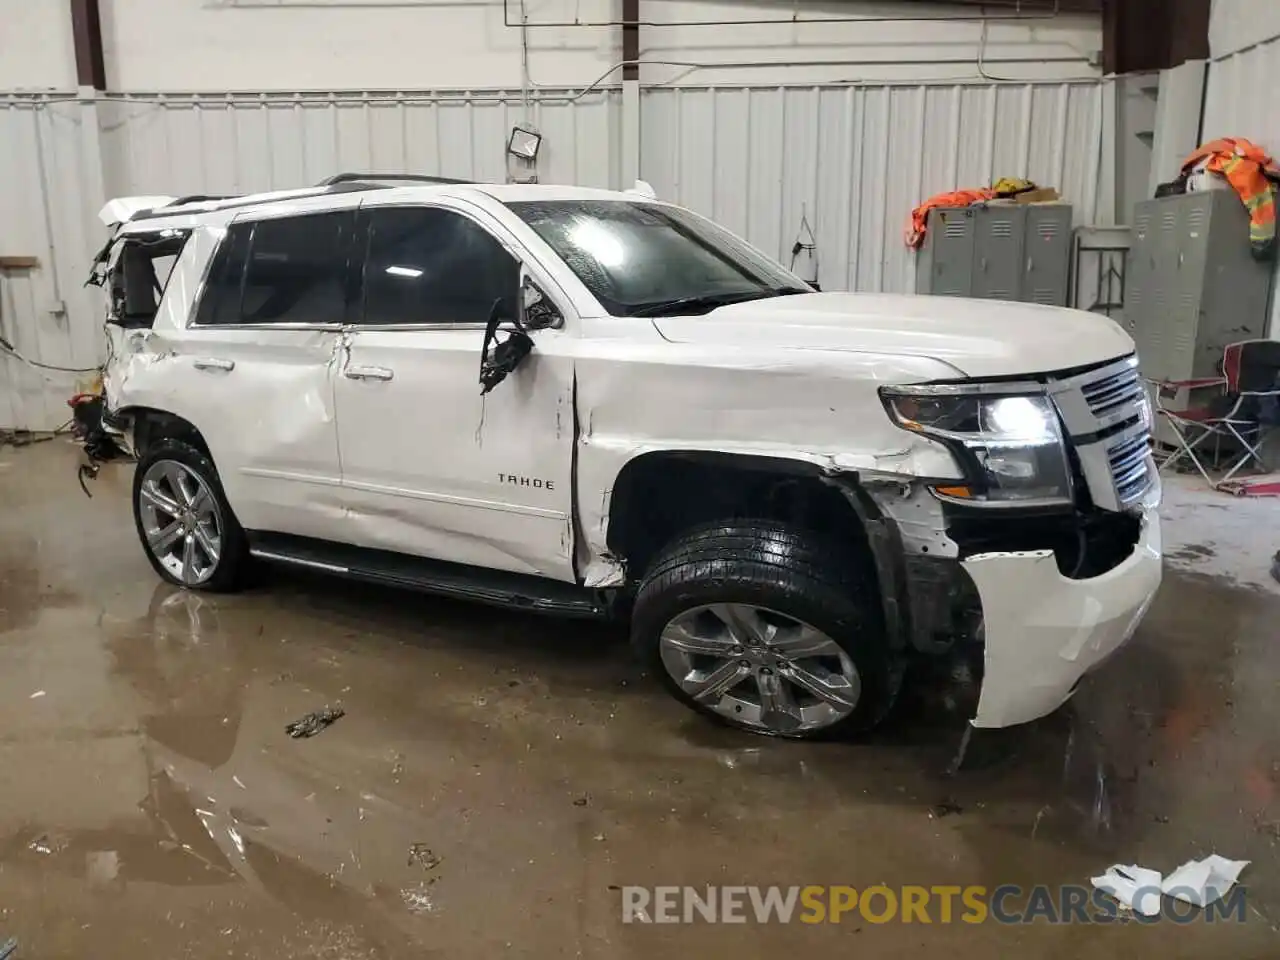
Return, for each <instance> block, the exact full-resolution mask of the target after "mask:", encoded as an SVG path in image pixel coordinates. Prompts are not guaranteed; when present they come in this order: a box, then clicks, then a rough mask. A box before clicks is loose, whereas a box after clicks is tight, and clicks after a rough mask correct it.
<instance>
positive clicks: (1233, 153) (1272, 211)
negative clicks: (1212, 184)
mask: <svg viewBox="0 0 1280 960" xmlns="http://www.w3.org/2000/svg"><path fill="white" fill-rule="evenodd" d="M1206 159H1207V160H1208V161H1209V162H1208V163H1206V164H1205V169H1206V170H1208V171H1209V172H1210V173H1217V174H1221V175H1222V176H1223V177H1225V178H1226V180H1227V183H1229V184H1231V188H1232V189H1233V190H1235V192H1236V194H1237V195H1238V196H1239V197H1240V200H1241V202H1242V203H1243V204H1244V206H1245V209H1246V210H1248V211H1249V244H1250V246H1251V247H1252V248H1253V255H1254V256H1255V257H1257V258H1258V259H1260V260H1261V259H1266V258H1268V257H1270V256H1271V251H1272V249H1273V248H1274V246H1275V242H1276V184H1275V181H1277V180H1280V167H1277V166H1276V163H1275V161H1274V160H1272V159H1271V157H1270V156H1268V155H1267V152H1266V151H1265V150H1263V149H1262V148H1261V147H1259V146H1258V145H1257V144H1255V143H1252V142H1251V141H1249V140H1245V139H1244V138H1242V137H1224V138H1223V139H1221V140H1214V141H1213V142H1211V143H1206V144H1205V145H1204V146H1202V147H1201V148H1200V149H1199V150H1197V151H1196V152H1195V153H1193V154H1192V155H1191V156H1189V157H1187V159H1186V160H1185V161H1183V164H1182V175H1183V176H1184V177H1186V176H1189V175H1190V174H1191V172H1192V170H1193V169H1194V168H1195V167H1196V166H1198V165H1199V164H1200V163H1201V162H1202V161H1204V160H1206Z"/></svg>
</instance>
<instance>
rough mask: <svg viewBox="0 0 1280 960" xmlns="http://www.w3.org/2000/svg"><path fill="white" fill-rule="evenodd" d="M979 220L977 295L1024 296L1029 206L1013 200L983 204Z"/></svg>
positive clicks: (974, 290)
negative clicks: (1006, 202) (990, 204)
mask: <svg viewBox="0 0 1280 960" xmlns="http://www.w3.org/2000/svg"><path fill="white" fill-rule="evenodd" d="M976 220H977V224H976V231H977V237H976V240H975V247H976V250H975V252H976V254H977V257H978V271H977V274H976V275H975V276H974V279H973V296H975V297H981V298H982V299H984V300H1022V299H1024V298H1023V296H1022V272H1023V251H1024V249H1025V247H1026V234H1027V208H1026V207H1024V206H1018V205H1015V204H1011V203H1009V204H1001V205H1000V206H987V207H979V208H978V212H977V217H976Z"/></svg>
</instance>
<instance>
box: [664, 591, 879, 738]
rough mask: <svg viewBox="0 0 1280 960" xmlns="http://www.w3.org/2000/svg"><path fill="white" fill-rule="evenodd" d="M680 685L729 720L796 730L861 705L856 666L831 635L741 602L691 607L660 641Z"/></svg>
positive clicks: (816, 726) (765, 729) (787, 732)
mask: <svg viewBox="0 0 1280 960" xmlns="http://www.w3.org/2000/svg"><path fill="white" fill-rule="evenodd" d="M659 650H660V654H661V657H662V664H663V666H664V667H666V670H667V673H669V674H670V675H671V678H672V679H673V680H675V682H676V683H677V684H679V685H680V688H681V689H682V690H684V692H685V693H687V694H688V695H689V696H690V697H692V698H693V699H694V700H696V701H698V702H699V703H701V704H702V705H703V706H705V707H707V708H709V709H711V710H713V711H714V712H715V713H718V714H720V715H721V716H722V717H724V718H725V719H726V720H729V721H730V722H732V723H734V724H736V725H738V726H742V727H746V728H748V729H750V730H754V731H756V732H758V733H769V734H776V735H780V736H796V735H799V734H803V733H811V732H813V731H815V730H821V729H822V728H823V727H829V726H831V725H832V724H834V723H837V722H838V721H840V720H843V719H844V718H845V717H847V716H848V715H849V714H850V713H852V712H853V710H854V708H855V707H857V705H858V698H859V696H860V695H861V693H862V682H861V680H860V679H859V676H858V670H857V667H855V666H854V664H853V661H852V659H850V657H849V655H848V654H847V653H845V651H844V649H843V648H842V647H841V646H840V645H839V644H838V643H836V642H835V641H834V640H832V639H831V638H830V637H829V636H827V635H826V634H825V633H823V632H822V631H821V630H818V629H817V628H816V627H811V626H810V625H809V624H807V623H804V622H802V621H800V620H796V619H795V618H794V617H788V616H786V615H785V614H781V613H777V612H776V611H773V610H768V609H766V608H763V607H756V606H752V605H750V604H744V603H717V604H711V605H708V606H702V607H694V608H692V609H690V610H686V611H685V612H683V613H681V614H679V615H678V616H676V617H675V618H674V619H672V620H671V621H670V622H669V623H668V624H667V625H666V627H665V628H663V631H662V636H661V639H660V641H659Z"/></svg>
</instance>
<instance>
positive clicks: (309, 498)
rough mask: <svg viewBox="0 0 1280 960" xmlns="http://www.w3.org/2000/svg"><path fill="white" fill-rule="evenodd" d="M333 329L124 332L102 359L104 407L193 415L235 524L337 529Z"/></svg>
mask: <svg viewBox="0 0 1280 960" xmlns="http://www.w3.org/2000/svg"><path fill="white" fill-rule="evenodd" d="M339 337H340V334H339V332H338V331H337V330H282V329H271V328H260V327H259V328H235V329H231V328H220V329H216V330H214V329H199V328H193V329H190V330H184V331H182V335H181V337H173V336H172V335H170V334H169V333H167V332H165V331H161V330H151V331H145V332H141V333H136V332H135V333H133V334H132V335H129V336H126V337H125V338H124V339H125V341H126V343H125V353H124V355H123V356H121V357H118V358H117V359H116V360H115V361H114V362H113V364H112V373H111V378H110V379H111V392H110V393H109V396H110V397H111V398H112V409H121V408H124V409H125V410H126V411H127V410H128V408H131V407H147V408H150V409H155V410H162V411H164V412H166V413H171V414H175V415H177V416H179V417H182V418H184V419H186V420H188V421H190V422H191V423H194V424H196V425H197V426H198V427H199V429H200V432H201V434H202V435H203V436H204V438H205V442H206V443H208V445H209V451H210V453H211V454H212V456H213V461H214V465H215V466H216V467H217V469H218V475H219V477H220V479H221V481H222V485H223V488H224V489H225V490H226V493H227V499H228V500H229V501H230V503H231V506H232V509H234V510H235V512H236V516H237V517H238V518H239V520H240V523H241V524H242V525H243V526H244V527H246V528H248V529H260V530H278V531H284V532H289V533H296V534H300V535H305V536H315V537H329V538H334V539H340V538H341V532H342V527H341V515H342V510H341V503H340V493H341V491H340V487H339V483H340V475H339V469H338V441H337V425H336V420H335V417H334V409H333V381H332V375H333V366H334V364H333V361H334V354H335V352H336V350H337V347H338V342H339Z"/></svg>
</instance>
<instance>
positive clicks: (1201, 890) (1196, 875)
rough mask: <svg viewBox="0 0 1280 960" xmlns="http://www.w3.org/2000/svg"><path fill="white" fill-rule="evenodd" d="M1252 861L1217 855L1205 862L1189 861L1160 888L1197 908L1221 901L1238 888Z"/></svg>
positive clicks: (1166, 878) (1168, 877)
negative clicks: (1244, 871) (1242, 875)
mask: <svg viewBox="0 0 1280 960" xmlns="http://www.w3.org/2000/svg"><path fill="white" fill-rule="evenodd" d="M1248 865H1249V861H1248V860H1228V859H1227V858H1226V857H1220V856H1218V855H1217V854H1216V853H1214V854H1210V855H1209V856H1207V857H1205V858H1204V859H1203V860H1188V861H1187V862H1186V863H1184V864H1183V865H1182V866H1180V867H1179V868H1178V869H1177V870H1175V871H1173V873H1171V874H1169V876H1167V877H1165V880H1164V883H1162V884H1161V885H1160V889H1161V890H1162V891H1164V894H1165V895H1166V896H1169V897H1174V898H1176V899H1178V900H1181V901H1183V902H1184V903H1190V904H1194V905H1195V906H1197V907H1207V906H1208V905H1209V904H1211V903H1214V902H1216V901H1218V900H1221V899H1222V898H1223V897H1225V896H1226V895H1227V892H1228V891H1229V890H1230V889H1231V888H1232V887H1234V886H1235V885H1236V881H1237V880H1238V879H1240V874H1241V872H1242V871H1243V870H1244V868H1245V867H1247V866H1248Z"/></svg>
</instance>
